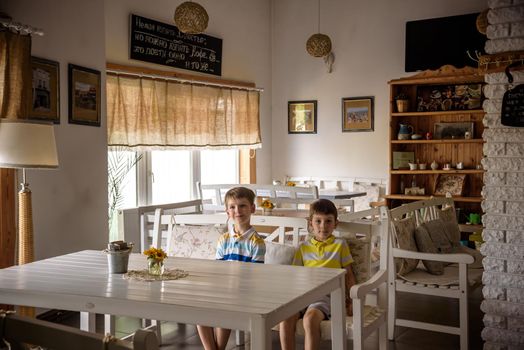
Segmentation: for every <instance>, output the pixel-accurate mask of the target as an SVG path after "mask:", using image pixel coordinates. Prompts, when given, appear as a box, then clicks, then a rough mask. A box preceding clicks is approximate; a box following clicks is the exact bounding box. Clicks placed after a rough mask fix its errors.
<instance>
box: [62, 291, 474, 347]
mask: <svg viewBox="0 0 524 350" xmlns="http://www.w3.org/2000/svg"><path fill="white" fill-rule="evenodd" d="M481 300H482V288H481V287H477V288H476V289H475V290H473V291H472V293H471V295H470V303H469V310H470V312H469V323H470V325H469V332H470V349H474V350H477V349H478V350H480V349H482V347H483V343H482V339H481V337H480V332H481V330H482V327H483V323H482V317H483V314H482V312H481V311H480V302H481ZM398 314H399V316H400V317H406V316H405V315H408V314H409V315H410V317H413V318H416V319H417V320H419V321H432V322H442V323H445V322H446V321H448V320H458V303H456V302H454V301H453V302H450V301H449V299H446V298H435V297H426V296H421V295H413V294H402V295H401V296H400V299H399V307H398ZM62 323H66V324H69V325H71V326H75V327H78V324H79V318H78V316H77V315H76V316H74V317H71V318H70V319H68V320H65V321H63V322H62ZM456 324H458V322H457V323H455V325H456ZM139 326H140V321H139V320H137V319H131V318H126V317H119V318H117V321H116V329H117V334H116V335H117V336H118V337H123V336H125V335H127V334H129V333H132V332H133V331H134V330H135V329H136V328H138V327H139ZM97 328H99V329H98V331H99V332H100V333H102V332H103V317H102V316H100V317H98V318H97ZM162 333H163V335H162V342H163V344H162V346H161V349H162V350H174V349H189V350H193V349H194V350H197V349H199V350H200V349H203V347H202V345H201V343H200V339H199V338H198V334H197V332H196V328H195V327H194V326H192V325H186V326H185V325H181V326H179V325H177V324H174V323H169V322H166V323H162ZM364 345H365V349H378V339H377V336H376V334H373V335H372V336H370V337H369V338H368V339H366V341H365V344H364ZM351 346H352V343H351V342H349V343H348V348H349V349H351ZM237 348H238V349H249V343H248V344H246V346H241V347H237V346H235V339H234V332H232V335H231V338H230V340H229V343H228V347H227V349H237ZM297 348H303V342H302V339H299V340H298V341H297ZM273 349H280V343H279V340H278V332H273ZM321 349H331V343H330V342H324V343H322V345H321ZM389 349H390V350H419V349H424V350H441V349H442V350H444V349H445V350H448V349H459V338H458V336H454V335H449V334H443V333H436V332H429V331H423V330H416V329H408V328H401V327H397V330H396V335H395V341H391V342H389Z"/></svg>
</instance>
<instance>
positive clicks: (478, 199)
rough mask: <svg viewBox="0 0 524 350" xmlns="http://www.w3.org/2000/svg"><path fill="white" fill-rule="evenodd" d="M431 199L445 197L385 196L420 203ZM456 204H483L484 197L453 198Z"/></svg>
mask: <svg viewBox="0 0 524 350" xmlns="http://www.w3.org/2000/svg"><path fill="white" fill-rule="evenodd" d="M431 197H443V196H430V195H427V196H413V195H405V194H388V195H386V196H385V198H386V199H400V200H406V201H420V200H424V199H430V198H431ZM453 200H454V201H455V202H467V203H480V202H482V197H455V196H454V197H453Z"/></svg>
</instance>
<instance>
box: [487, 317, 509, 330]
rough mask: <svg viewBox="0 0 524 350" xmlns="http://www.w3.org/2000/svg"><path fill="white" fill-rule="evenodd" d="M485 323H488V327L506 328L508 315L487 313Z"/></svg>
mask: <svg viewBox="0 0 524 350" xmlns="http://www.w3.org/2000/svg"><path fill="white" fill-rule="evenodd" d="M484 324H485V325H486V327H493V328H506V327H507V317H504V316H494V315H485V316H484Z"/></svg>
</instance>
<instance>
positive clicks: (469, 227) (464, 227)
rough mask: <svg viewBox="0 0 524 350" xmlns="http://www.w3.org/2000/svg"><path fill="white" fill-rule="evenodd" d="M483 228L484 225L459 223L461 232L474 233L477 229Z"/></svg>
mask: <svg viewBox="0 0 524 350" xmlns="http://www.w3.org/2000/svg"><path fill="white" fill-rule="evenodd" d="M482 229H483V227H482V225H470V224H459V230H460V232H469V233H474V232H477V231H481V230H482Z"/></svg>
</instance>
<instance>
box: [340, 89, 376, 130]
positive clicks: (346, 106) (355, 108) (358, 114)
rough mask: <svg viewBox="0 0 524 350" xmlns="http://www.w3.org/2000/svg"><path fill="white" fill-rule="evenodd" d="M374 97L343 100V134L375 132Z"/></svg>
mask: <svg viewBox="0 0 524 350" xmlns="http://www.w3.org/2000/svg"><path fill="white" fill-rule="evenodd" d="M373 102H374V97H373V96H365V97H346V98H343V99H342V132H348V131H373V130H374V129H373V128H374V116H373Z"/></svg>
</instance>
